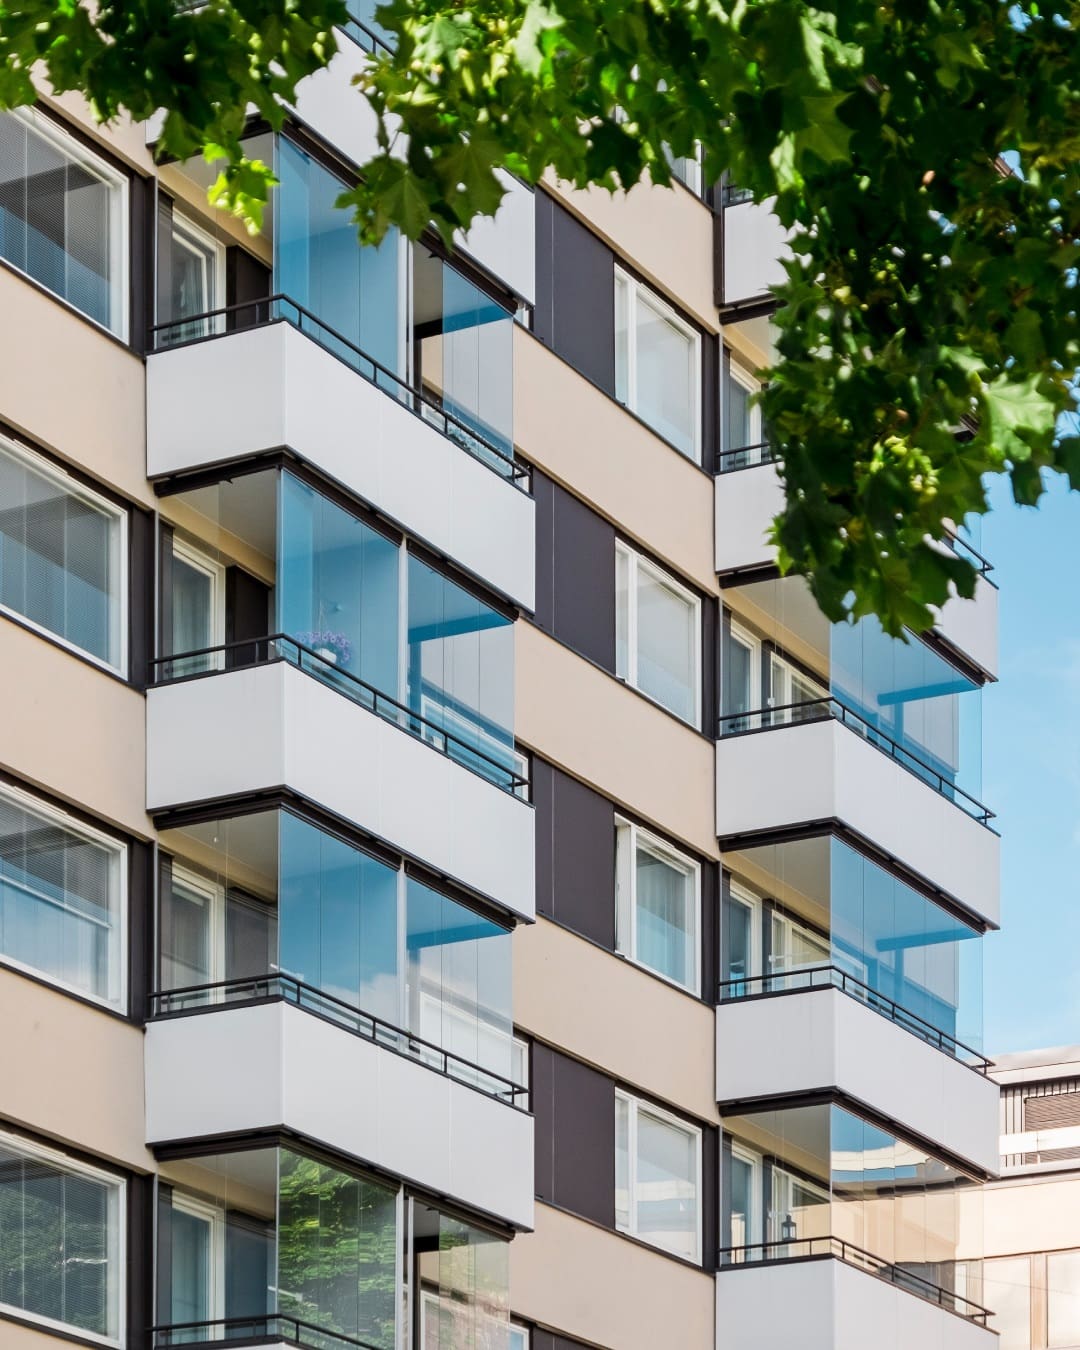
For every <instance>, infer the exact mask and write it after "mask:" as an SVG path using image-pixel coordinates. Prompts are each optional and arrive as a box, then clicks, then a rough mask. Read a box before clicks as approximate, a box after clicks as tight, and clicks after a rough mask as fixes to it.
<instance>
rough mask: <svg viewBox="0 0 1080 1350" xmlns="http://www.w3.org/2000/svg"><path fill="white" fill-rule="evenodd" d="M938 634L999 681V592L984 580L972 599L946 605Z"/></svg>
mask: <svg viewBox="0 0 1080 1350" xmlns="http://www.w3.org/2000/svg"><path fill="white" fill-rule="evenodd" d="M937 632H938V633H939V635H940V636H941V637H942V638H943V639H944V640H945V641H946V642H947V643H948V644H949V645H950V646H951V647H953V648H955V650H956V651H958V652H960V653H961V654H962V655H964V656H966V657H967V658H968V659H969V660H971V661H973V662H974V663H975V665H977V666H978V667H979V669H980V670H981V671H982V672H983V673H984V674H985V675H988V676H989V677H990V678H991V679H995V680H996V679H997V673H998V591H997V587H996V586H994V585H992V584H991V583H990V582H989V581H987V580H986V578H985V577H979V578H978V580H977V581H976V583H975V594H974V595H973V596H972V598H971V599H970V600H962V599H961V598H960V597H959V596H958V595H954V596H953V598H952V599H951V600H949V601H947V602H946V604H945V607H944V608H943V609H942V611H941V618H940V621H939V623H938V625H937Z"/></svg>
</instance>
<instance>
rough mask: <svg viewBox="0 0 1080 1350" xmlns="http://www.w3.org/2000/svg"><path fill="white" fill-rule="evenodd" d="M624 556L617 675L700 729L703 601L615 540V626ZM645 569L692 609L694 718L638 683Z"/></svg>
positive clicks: (659, 583)
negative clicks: (621, 655) (621, 657)
mask: <svg viewBox="0 0 1080 1350" xmlns="http://www.w3.org/2000/svg"><path fill="white" fill-rule="evenodd" d="M620 558H623V559H625V565H626V669H625V670H619V669H618V653H617V646H618V644H616V671H615V673H616V675H617V677H618V678H619V679H621V680H625V681H626V683H627V684H628V685H630V686H631V687H632V688H634V689H636V690H637V692H638V693H639V694H641V695H642V697H643V698H647V699H648V700H649V702H650V703H655V704H656V706H657V707H658V708H663V709H664V710H665V711H666V712H669V713H671V715H672V717H677V718H678V719H679V721H680V722H686V723H687V725H689V726H692V727H694V728H695V729H700V727H701V601H700V599H699V598H698V597H697V596H696V595H695V594H694V593H693V591H691V590H690V589H689V588H688V587H686V586H684V585H682V583H681V582H678V581H676V580H675V578H674V577H673V576H672V575H671V573H670V572H665V571H664V569H663V568H662V567H658V566H657V565H656V563H654V562H650V561H649V559H648V558H645V557H643V556H642V555H641V554H640V553H638V552H637V551H636V550H635V549H632V548H630V546H629V545H628V544H624V543H623V542H622V540H621V539H619V540H616V542H615V576H616V592H615V604H616V620H615V623H616V629H617V628H618V626H619V616H618V612H617V611H618V603H619V597H618V573H619V559H620ZM639 572H645V573H646V575H647V576H649V577H650V579H651V580H652V581H654V582H655V583H656V584H657V585H659V586H663V587H664V589H665V590H668V591H671V592H672V594H673V595H675V596H676V597H677V598H678V599H680V600H682V601H684V602H685V603H686V604H687V605H688V606H689V607H690V612H691V623H692V625H693V636H694V653H693V666H694V670H693V681H694V689H693V695H694V713H693V716H692V717H691V718H685V717H683V716H682V714H681V713H678V712H676V711H675V710H674V708H669V707H668V706H667V704H666V703H661V702H660V700H659V699H658V698H655V697H654V696H653V695H652V694H650V693H649V692H648V691H647V690H645V689H642V688H641V686H640V685H639V684H638V573H639Z"/></svg>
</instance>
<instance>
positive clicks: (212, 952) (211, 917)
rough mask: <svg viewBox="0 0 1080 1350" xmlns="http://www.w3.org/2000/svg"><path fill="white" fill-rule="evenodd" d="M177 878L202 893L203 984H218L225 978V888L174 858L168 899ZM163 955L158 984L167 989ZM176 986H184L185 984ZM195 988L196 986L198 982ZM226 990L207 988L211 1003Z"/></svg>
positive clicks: (159, 960) (159, 957)
mask: <svg viewBox="0 0 1080 1350" xmlns="http://www.w3.org/2000/svg"><path fill="white" fill-rule="evenodd" d="M178 877H179V879H180V883H181V885H183V886H185V887H187V889H188V890H189V891H194V892H195V893H196V894H198V895H201V896H202V897H203V899H204V900H205V901H206V922H207V944H206V956H207V965H208V966H209V970H208V972H207V976H208V978H207V980H206V983H207V984H208V985H215V986H219V985H221V984H222V983H223V982H224V979H225V887H224V886H223V885H222V883H221V882H219V881H215V880H213V879H212V878H210V877H206V876H203V875H202V873H200V872H196V871H194V870H193V869H192V868H190V867H187V866H185V865H184V864H183V863H179V864H177V862H176V860H175V859H173V862H172V868H171V872H170V876H169V891H170V900H171V894H172V891H173V889H174V888H175V886H176V881H177V878H178ZM163 956H164V953H163V952H159V954H158V983H159V985H161V987H162V992H168V991H167V990H165V988H164V983H163V981H162V979H161V968H160V963H161V959H162V957H163ZM177 987H179V988H183V987H184V986H182V985H181V986H177ZM195 987H196V988H198V986H197V985H196V986H195ZM227 993H228V991H227V990H225V989H222V988H214V989H212V990H211V991H210V1001H211V1002H212V1003H218V1002H222V1001H224V999H225V997H226V995H227Z"/></svg>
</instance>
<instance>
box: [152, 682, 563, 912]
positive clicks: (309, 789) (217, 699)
mask: <svg viewBox="0 0 1080 1350" xmlns="http://www.w3.org/2000/svg"><path fill="white" fill-rule="evenodd" d="M146 704H147V713H146V716H147V755H146V758H147V786H146V792H147V808H148V809H149V810H150V811H160V810H163V809H164V808H166V807H170V806H180V805H182V804H184V803H190V802H196V801H204V800H209V801H212V800H215V799H217V798H222V797H230V796H236V795H239V794H241V793H248V792H257V791H261V790H265V789H267V788H274V787H282V786H287V787H290V788H292V789H294V790H295V791H296V792H298V793H299V794H300V795H301V796H303V797H306V798H308V800H310V801H313V802H317V803H319V804H320V805H322V806H324V807H326V809H327V810H329V811H331V812H333V813H334V814H335V815H338V816H341V817H343V818H344V819H346V820H350V821H352V822H353V823H354V824H356V825H357V826H359V827H360V828H361V829H363V830H367V831H369V832H370V833H372V834H374V835H376V836H378V837H379V838H382V839H384V840H385V841H386V842H387V843H389V844H391V845H392V846H394V847H396V848H399V849H401V851H402V852H404V853H406V854H408V855H410V856H412V857H414V858H417V859H419V860H420V861H422V862H425V863H427V864H428V866H430V867H432V868H433V869H434V870H435V871H437V872H440V873H442V874H444V875H446V876H449V877H452V878H454V879H455V880H457V881H459V882H460V883H461V884H462V885H464V886H467V887H468V888H469V889H471V890H473V891H476V892H478V893H479V894H481V895H485V896H488V897H490V898H491V899H492V900H493V901H495V902H496V903H497V904H500V905H502V906H504V907H505V908H506V909H508V910H510V911H512V912H513V913H514V914H517V915H519V916H520V917H522V918H525V919H528V920H532V919H533V918H534V917H535V913H536V897H535V875H534V854H535V821H534V813H533V809H532V807H531V806H530V805H529V804H528V803H527V802H524V801H522V800H520V799H519V798H517V797H513V796H511V795H510V794H509V793H508V792H504V791H502V789H501V788H498V787H496V786H495V785H494V784H493V783H489V782H487V780H486V779H483V778H481V777H480V776H479V775H478V774H475V773H472V772H471V771H470V770H469V769H466V768H464V767H463V766H462V765H460V764H456V763H454V761H453V760H451V759H448V758H447V756H445V755H443V754H440V753H439V752H438V751H437V750H435V749H433V748H432V747H431V746H428V745H425V744H424V743H423V742H422V741H420V740H418V739H417V738H416V737H414V736H411V735H409V734H408V733H407V732H405V731H402V730H401V728H399V727H396V726H394V725H393V724H392V723H390V722H388V721H387V720H386V719H385V718H383V717H378V716H376V715H375V714H374V713H372V712H369V711H368V710H367V709H366V708H363V707H361V706H360V705H359V704H357V703H353V702H352V701H351V700H350V699H348V698H346V697H344V695H342V694H338V693H336V692H335V691H334V690H333V689H329V688H327V686H325V685H323V684H320V683H319V681H318V680H316V679H315V678H314V677H312V676H309V675H305V674H303V673H301V672H300V671H298V670H296V669H294V668H293V667H292V666H289V665H287V664H285V663H284V662H278V663H276V664H273V665H267V666H260V667H256V668H252V669H247V670H235V671H228V672H226V673H224V674H220V675H213V676H207V677H206V678H204V679H198V680H189V681H186V682H184V683H179V684H172V685H164V686H162V687H161V688H158V689H151V690H149V691H148V693H147V699H146ZM331 749H332V753H330V750H331Z"/></svg>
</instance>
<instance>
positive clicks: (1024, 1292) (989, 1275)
mask: <svg viewBox="0 0 1080 1350" xmlns="http://www.w3.org/2000/svg"><path fill="white" fill-rule="evenodd" d="M1047 1297H1048V1298H1049V1297H1050V1295H1049V1291H1048V1293H1047ZM979 1302H981V1303H983V1304H985V1305H986V1307H988V1308H990V1309H991V1310H992V1312H993V1314H994V1315H993V1317H992V1318H991V1319H990V1326H991V1328H992V1329H993V1330H994V1331H996V1332H997V1333H998V1337H999V1340H998V1350H1030V1348H1031V1344H1032V1341H1031V1257H1030V1256H1014V1257H1009V1258H1008V1259H1007V1260H1002V1261H984V1262H983V1293H982V1298H981V1299H980V1300H979ZM1050 1343H1051V1345H1053V1344H1054V1342H1053V1341H1051V1342H1050Z"/></svg>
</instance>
